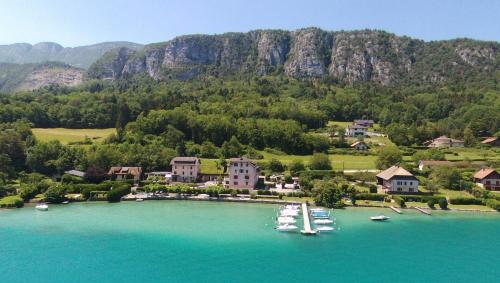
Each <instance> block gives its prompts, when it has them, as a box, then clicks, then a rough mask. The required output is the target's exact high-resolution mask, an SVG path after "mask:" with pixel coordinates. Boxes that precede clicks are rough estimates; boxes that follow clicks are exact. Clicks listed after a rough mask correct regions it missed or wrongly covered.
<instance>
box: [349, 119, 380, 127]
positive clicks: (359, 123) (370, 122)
mask: <svg viewBox="0 0 500 283" xmlns="http://www.w3.org/2000/svg"><path fill="white" fill-rule="evenodd" d="M353 124H354V125H356V126H362V127H367V128H371V127H373V124H375V122H373V120H354V123H353Z"/></svg>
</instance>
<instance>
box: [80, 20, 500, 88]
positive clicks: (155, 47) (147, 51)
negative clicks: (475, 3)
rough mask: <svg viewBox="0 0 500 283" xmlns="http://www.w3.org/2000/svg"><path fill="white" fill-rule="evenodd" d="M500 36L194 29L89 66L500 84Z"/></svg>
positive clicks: (105, 70) (183, 74)
mask: <svg viewBox="0 0 500 283" xmlns="http://www.w3.org/2000/svg"><path fill="white" fill-rule="evenodd" d="M499 69H500V43H498V42H484V41H476V40H470V39H456V40H446V41H432V42H424V41H422V40H418V39H412V38H409V37H405V36H396V35H394V34H390V33H387V32H383V31H375V30H361V31H349V32H346V31H338V32H329V31H324V30H321V29H317V28H306V29H300V30H296V31H292V32H290V31H283V30H256V31H251V32H248V33H226V34H222V35H187V36H180V37H177V38H175V39H173V40H170V41H167V42H164V43H156V44H151V45H147V46H145V48H143V49H141V50H133V49H130V48H126V47H124V48H119V49H114V50H111V51H109V52H108V53H106V54H105V55H104V56H103V57H102V58H101V59H100V60H98V61H97V62H96V63H95V64H93V65H92V66H91V67H90V68H89V75H90V77H93V78H99V79H118V78H124V77H128V76H131V75H137V74H147V75H149V76H151V77H153V78H155V79H160V80H162V79H192V78H195V77H199V76H203V75H212V76H232V75H233V76H234V75H237V76H241V75H248V74H251V75H269V74H280V73H284V74H285V75H287V76H289V77H294V78H327V79H330V80H332V81H335V82H342V83H348V84H353V83H359V82H367V81H372V82H376V83H378V84H382V85H395V84H401V83H417V84H418V83H441V82H445V81H489V82H493V83H495V84H496V81H497V80H498V77H499Z"/></svg>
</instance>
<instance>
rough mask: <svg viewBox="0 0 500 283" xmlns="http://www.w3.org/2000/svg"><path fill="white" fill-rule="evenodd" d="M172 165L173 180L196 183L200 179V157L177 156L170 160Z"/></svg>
mask: <svg viewBox="0 0 500 283" xmlns="http://www.w3.org/2000/svg"><path fill="white" fill-rule="evenodd" d="M170 165H171V166H172V181H173V182H184V183H194V182H196V181H198V176H199V174H200V169H201V160H200V159H199V158H198V157H182V156H179V157H175V158H174V159H172V161H170Z"/></svg>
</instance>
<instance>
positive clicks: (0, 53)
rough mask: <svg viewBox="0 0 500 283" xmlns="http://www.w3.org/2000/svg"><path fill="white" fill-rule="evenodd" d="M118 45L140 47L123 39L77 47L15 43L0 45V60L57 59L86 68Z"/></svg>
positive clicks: (7, 61)
mask: <svg viewBox="0 0 500 283" xmlns="http://www.w3.org/2000/svg"><path fill="white" fill-rule="evenodd" d="M120 47H126V48H129V49H131V50H137V49H140V48H142V45H140V44H136V43H132V42H125V41H123V42H121V41H119V42H103V43H98V44H93V45H88V46H79V47H63V46H61V45H59V44H57V43H54V42H41V43H37V44H35V45H31V44H28V43H15V44H10V45H0V62H3V63H15V64H25V63H42V62H46V61H58V62H62V63H66V64H68V65H71V66H74V67H78V68H84V69H86V68H88V67H89V66H90V65H91V64H92V63H94V62H95V61H96V60H98V59H99V58H100V57H101V56H102V55H103V54H104V53H106V52H107V51H109V50H112V49H115V48H120Z"/></svg>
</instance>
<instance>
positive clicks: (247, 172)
mask: <svg viewBox="0 0 500 283" xmlns="http://www.w3.org/2000/svg"><path fill="white" fill-rule="evenodd" d="M245 171H246V172H245V173H247V174H248V170H245ZM497 183H498V182H497Z"/></svg>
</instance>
